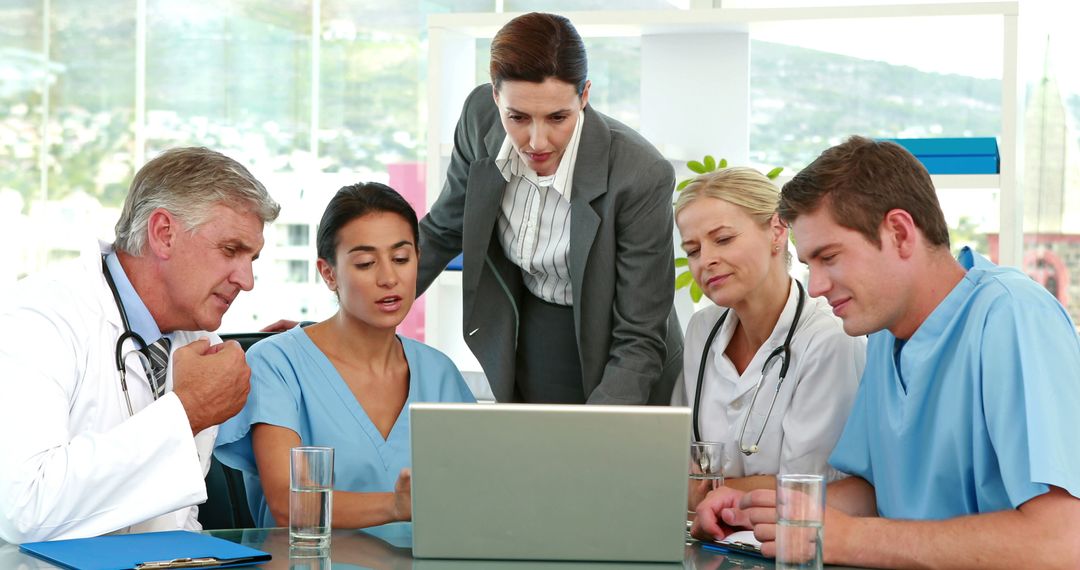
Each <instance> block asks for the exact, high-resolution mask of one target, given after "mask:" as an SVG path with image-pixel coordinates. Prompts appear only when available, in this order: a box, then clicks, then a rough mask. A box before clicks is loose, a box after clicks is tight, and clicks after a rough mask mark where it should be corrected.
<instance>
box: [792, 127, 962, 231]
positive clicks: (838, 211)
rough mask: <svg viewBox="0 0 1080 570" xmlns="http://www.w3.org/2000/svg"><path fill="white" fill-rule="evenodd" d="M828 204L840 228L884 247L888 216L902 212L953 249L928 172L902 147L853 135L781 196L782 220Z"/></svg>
mask: <svg viewBox="0 0 1080 570" xmlns="http://www.w3.org/2000/svg"><path fill="white" fill-rule="evenodd" d="M821 206H826V207H828V208H829V213H831V214H832V217H833V219H834V220H835V221H836V223H837V224H840V225H841V226H843V227H845V228H848V229H852V230H855V231H857V232H859V233H861V234H862V235H863V236H865V237H866V239H867V240H869V241H870V242H871V243H873V244H874V245H876V246H878V247H879V248H880V247H881V237H880V235H879V233H878V229H879V227H880V226H881V222H882V220H884V219H885V214H887V213H889V211H890V210H894V209H900V210H904V211H906V212H907V213H909V214H911V218H912V219H913V220H914V221H915V226H916V227H917V228H919V229H920V230H921V231H922V233H923V235H925V236H926V239H927V240H928V241H929V242H930V243H931V244H932V245H934V246H945V247H948V245H949V227H948V226H947V225H946V224H945V215H944V214H942V212H941V205H940V204H939V203H938V199H937V193H936V192H935V191H934V185H933V183H932V182H931V181H930V174H929V173H927V172H926V168H925V167H923V165H922V163H921V162H919V161H918V159H916V158H915V157H914V156H912V154H911V153H910V152H908V151H907V150H905V149H904V147H902V146H900V145H898V144H896V143H894V142H889V141H877V140H872V139H868V138H865V137H860V136H853V137H851V138H849V139H848V140H846V141H844V142H843V143H841V144H838V145H836V146H834V147H832V148H830V149H828V150H826V151H825V152H823V153H821V156H819V157H817V159H816V160H814V162H811V163H810V165H809V166H807V167H806V168H804V169H802V170H801V171H800V172H799V173H798V174H796V175H795V177H794V178H792V179H791V181H790V182H788V183H787V184H784V189H783V190H782V191H781V192H780V206H779V208H777V212H778V213H779V214H780V219H782V220H783V221H784V222H786V223H789V224H790V223H792V222H794V221H795V219H796V218H798V217H799V215H801V214H809V213H811V212H814V211H816V210H817V209H818V208H819V207H821Z"/></svg>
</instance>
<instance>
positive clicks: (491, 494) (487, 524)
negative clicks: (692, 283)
mask: <svg viewBox="0 0 1080 570" xmlns="http://www.w3.org/2000/svg"><path fill="white" fill-rule="evenodd" d="M410 422H411V430H412V469H413V479H412V515H413V556H415V557H417V558H458V559H460V558H468V559H485V558H487V559H501V560H507V559H512V560H577V561H639V562H681V561H682V560H683V556H684V545H685V537H686V536H685V535H686V500H687V469H688V465H689V460H690V459H689V444H688V442H689V441H690V410H689V408H669V407H652V406H572V405H542V404H429V403H418V404H412V405H411V406H410Z"/></svg>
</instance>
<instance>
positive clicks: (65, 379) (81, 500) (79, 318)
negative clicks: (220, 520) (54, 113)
mask: <svg viewBox="0 0 1080 570" xmlns="http://www.w3.org/2000/svg"><path fill="white" fill-rule="evenodd" d="M99 249H100V250H101V251H100V252H94V251H92V250H91V251H90V252H88V253H87V254H84V255H83V256H82V257H81V258H79V259H77V260H73V261H71V262H67V263H63V264H60V265H58V266H56V267H53V268H51V269H50V270H48V271H46V272H43V273H42V274H39V275H34V276H31V277H28V278H26V279H24V280H23V281H22V282H20V283H19V284H18V286H17V289H16V293H15V294H14V295H13V297H12V299H11V300H8V301H7V302H6V303H5V308H4V309H3V310H2V312H0V315H2V316H0V461H2V462H3V465H2V467H0V539H3V540H6V541H8V542H12V543H21V542H30V541H39V540H53V539H66V538H79V537H86V536H96V535H101V534H106V533H111V532H116V531H121V532H123V531H131V532H144V531H158V530H176V529H191V530H198V529H200V528H201V527H200V525H199V522H198V520H197V518H196V517H197V513H198V508H197V507H194V506H193V505H196V504H199V503H202V502H204V501H205V500H206V487H205V484H204V482H203V479H204V477H205V475H206V472H207V470H208V469H209V465H210V454H211V452H212V451H213V444H214V439H215V437H216V435H217V428H216V427H213V428H210V429H206V430H204V431H202V432H200V433H199V434H198V435H196V436H195V437H192V435H191V426H190V425H189V424H188V419H187V414H186V413H185V411H184V408H183V406H182V405H181V403H180V400H179V399H178V398H177V397H176V395H175V394H173V393H172V383H173V378H172V365H171V363H172V360H171V359H170V366H169V370H168V375H167V380H166V387H167V390H168V392H167V393H166V394H165V396H163V397H161V398H159V399H158V400H157V401H154V399H153V396H152V394H151V391H150V387H149V384H148V383H147V381H146V373H145V371H144V370H143V367H142V365H141V364H140V362H139V359H138V358H136V357H134V356H132V357H130V358H128V359H126V364H127V383H128V390H129V391H130V394H131V403H132V406H133V408H134V410H135V415H134V416H131V417H129V416H128V410H127V403H126V400H125V399H124V393H123V391H122V390H121V388H120V377H119V373H118V372H117V370H116V363H115V357H114V352H115V346H116V340H117V338H118V337H119V336H120V333H121V332H122V330H123V329H122V327H123V325H122V324H121V321H120V313H119V310H118V309H117V307H116V303H115V301H114V300H113V296H112V293H111V291H110V289H109V287H108V285H107V283H106V281H105V277H104V275H103V274H102V267H101V254H102V253H106V252H108V251H110V250H111V247H110V246H108V245H107V244H100V248H99ZM172 336H173V343H172V347H173V350H176V349H177V348H179V347H182V346H184V345H186V344H188V343H190V342H192V341H193V340H196V339H198V338H200V337H204V336H206V337H209V338H210V339H211V342H219V341H220V339H218V338H217V337H216V336H214V335H211V334H209V333H191V332H176V333H173V335H172ZM132 348H133V344H132V342H131V341H126V342H125V343H124V351H125V352H127V351H128V350H131V349H132Z"/></svg>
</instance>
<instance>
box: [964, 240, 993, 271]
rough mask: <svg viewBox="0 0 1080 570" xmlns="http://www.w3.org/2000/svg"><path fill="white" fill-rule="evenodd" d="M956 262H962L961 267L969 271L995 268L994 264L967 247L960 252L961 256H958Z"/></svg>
mask: <svg viewBox="0 0 1080 570" xmlns="http://www.w3.org/2000/svg"><path fill="white" fill-rule="evenodd" d="M956 260H957V261H959V262H960V265H961V266H962V267H963V268H964V269H967V270H969V271H970V270H972V269H990V268H993V267H995V265H994V262H992V261H990V260H989V259H986V258H985V257H983V256H982V255H980V254H979V253H977V252H976V251H975V250H973V249H971V248H970V247H968V246H966V245H965V246H964V247H963V248H962V249H961V250H960V255H957V256H956Z"/></svg>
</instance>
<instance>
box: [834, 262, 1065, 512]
mask: <svg viewBox="0 0 1080 570" xmlns="http://www.w3.org/2000/svg"><path fill="white" fill-rule="evenodd" d="M960 263H961V264H962V265H963V266H964V267H965V268H966V269H968V272H967V275H966V276H965V277H964V278H963V279H962V280H961V281H960V283H959V284H957V285H956V287H955V288H954V289H953V290H952V291H951V292H950V293H949V295H948V296H947V297H946V298H945V300H944V301H942V302H941V304H940V305H938V307H937V308H936V309H934V311H933V312H932V313H931V314H930V316H929V317H928V318H927V319H926V321H924V322H923V324H922V325H921V326H920V327H919V328H918V330H916V331H915V334H914V335H912V336H911V338H910V339H908V341H907V342H906V343H903V344H902V346H901V347H900V348H899V349H897V339H896V337H894V336H892V334H890V333H889V332H888V331H881V332H878V333H875V334H873V335H871V336H870V340H869V344H868V346H867V358H866V370H865V372H864V373H863V379H862V383H861V385H860V387H859V392H858V394H857V395H856V399H855V407H854V409H853V410H852V413H851V416H850V417H849V418H848V422H847V425H846V426H845V427H844V432H843V434H842V435H841V436H840V441H839V442H838V443H837V445H836V449H835V450H834V451H833V454H832V456H831V457H830V458H829V462H830V463H831V464H832V465H833V467H835V468H837V469H839V470H840V471H843V472H846V473H851V474H853V475H858V476H859V477H862V478H863V479H866V480H867V481H869V482H870V483H871V484H872V485H873V486H874V491H875V493H876V496H877V507H878V513H879V514H880V515H881V516H884V517H888V518H900V519H945V518H952V517H957V516H961V515H967V514H975V513H986V512H992V511H999V510H1004V509H1013V508H1016V507H1018V506H1020V505H1021V504H1023V503H1025V502H1026V501H1028V500H1029V499H1031V498H1034V497H1036V496H1038V495H1042V494H1044V493H1046V492H1047V491H1048V490H1049V489H1048V487H1047V486H1048V485H1053V486H1056V487H1061V488H1063V489H1065V490H1066V491H1067V492H1069V493H1070V494H1072V495H1073V496H1074V497H1080V453H1077V452H1076V451H1077V450H1076V439H1077V436H1078V435H1080V340H1078V337H1077V333H1076V329H1075V327H1074V326H1073V323H1072V320H1071V319H1070V318H1069V315H1068V314H1067V313H1066V312H1065V310H1064V308H1062V306H1061V305H1060V304H1059V303H1058V302H1057V300H1056V299H1054V298H1053V296H1051V295H1050V294H1049V293H1048V292H1047V291H1046V290H1045V289H1043V288H1042V287H1040V286H1039V285H1038V284H1037V283H1035V282H1034V281H1032V280H1031V279H1029V278H1028V277H1027V276H1026V275H1024V274H1023V273H1021V272H1020V271H1017V270H1016V269H1012V268H1002V267H997V266H996V265H994V264H993V263H991V262H990V261H988V260H987V259H985V258H983V257H982V256H980V255H978V254H975V253H973V252H971V250H969V249H967V248H965V249H964V250H963V251H962V252H961V254H960ZM897 350H898V352H897Z"/></svg>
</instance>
